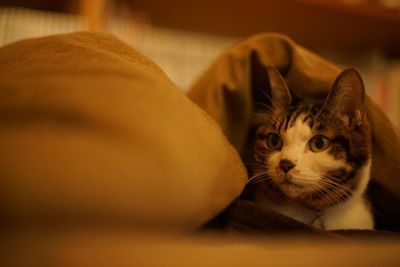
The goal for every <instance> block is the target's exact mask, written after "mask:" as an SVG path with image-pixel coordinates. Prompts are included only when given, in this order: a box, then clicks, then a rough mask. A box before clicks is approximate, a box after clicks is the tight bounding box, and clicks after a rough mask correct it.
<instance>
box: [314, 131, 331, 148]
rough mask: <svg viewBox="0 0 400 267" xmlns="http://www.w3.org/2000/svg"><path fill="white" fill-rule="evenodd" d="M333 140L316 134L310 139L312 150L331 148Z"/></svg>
mask: <svg viewBox="0 0 400 267" xmlns="http://www.w3.org/2000/svg"><path fill="white" fill-rule="evenodd" d="M330 145H331V140H330V139H329V138H328V137H326V136H323V135H316V136H314V137H313V138H312V139H311V140H310V149H311V151H312V152H322V151H324V150H326V149H328V148H329V146H330Z"/></svg>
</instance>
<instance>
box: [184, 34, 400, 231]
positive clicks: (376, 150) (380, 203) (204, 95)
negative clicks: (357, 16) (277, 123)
mask: <svg viewBox="0 0 400 267" xmlns="http://www.w3.org/2000/svg"><path fill="white" fill-rule="evenodd" d="M267 65H273V66H275V67H276V68H277V69H278V70H279V71H280V73H281V74H282V75H283V77H284V78H285V80H286V82H287V84H288V85H289V87H290V90H291V91H292V92H293V93H294V94H296V95H298V96H301V98H304V99H306V100H308V101H310V102H317V101H321V100H322V99H324V98H325V97H326V95H327V92H328V91H329V90H330V88H331V85H332V83H333V81H334V79H335V78H336V76H337V75H338V74H339V72H340V69H339V68H338V67H336V66H334V65H333V64H332V63H330V62H328V61H326V60H324V59H323V58H321V57H319V56H317V55H315V54H314V53H312V52H310V51H308V50H307V49H305V48H303V47H302V46H300V45H298V44H296V43H295V42H293V41H292V40H291V39H289V38H288V37H286V36H283V35H279V34H260V35H257V36H254V37H252V38H249V39H247V40H244V41H242V42H240V43H238V44H237V45H235V46H233V47H231V48H230V49H228V50H227V51H225V52H224V53H223V54H222V55H221V56H220V57H219V58H218V59H217V60H216V62H215V63H214V64H213V65H212V66H211V67H210V68H209V69H208V70H207V71H206V72H205V73H204V74H203V76H202V77H200V79H199V80H198V81H197V82H196V83H195V84H194V85H193V87H192V88H191V90H190V91H189V93H188V95H189V97H190V98H191V99H192V100H193V101H195V102H196V103H197V104H198V105H200V106H201V107H202V108H203V109H204V110H206V111H207V112H208V113H209V114H210V115H211V116H212V117H213V118H214V119H215V120H216V121H217V122H218V123H219V125H220V126H221V127H222V129H223V131H224V132H225V134H226V135H227V136H228V139H229V140H230V141H231V143H232V144H233V145H234V146H235V147H236V148H237V149H238V151H239V152H243V146H244V145H245V140H246V134H247V132H248V129H249V118H250V116H251V113H252V111H253V104H252V103H255V102H260V101H263V98H260V97H258V96H257V93H256V92H253V90H252V89H253V88H254V87H256V86H257V85H259V84H260V83H262V82H263V81H264V80H266V72H264V71H263V69H264V68H265V66H267ZM367 109H368V118H369V120H370V122H371V125H372V129H373V130H372V134H373V136H372V140H373V164H372V182H371V183H370V186H369V194H370V199H371V200H372V204H373V208H374V212H375V218H376V228H377V229H385V230H394V231H399V230H400V220H399V218H400V209H399V208H398V207H400V177H399V176H400V136H399V132H397V131H396V130H395V129H394V127H393V126H392V124H391V123H390V121H389V120H388V119H387V117H386V116H385V114H384V113H383V112H382V110H381V109H380V108H379V107H378V106H377V105H376V104H375V103H374V102H373V101H372V100H371V99H370V98H368V99H367ZM240 207H241V208H240ZM255 210H257V207H253V205H252V204H251V203H247V202H242V205H237V203H235V204H233V205H232V206H231V207H230V208H229V209H228V210H227V211H225V226H226V227H228V226H227V225H226V223H227V222H228V221H229V223H228V224H229V227H233V228H241V229H243V227H238V225H241V226H249V225H252V224H254V225H255V228H256V229H258V230H260V229H269V230H271V229H272V230H273V229H278V228H279V229H280V230H284V229H300V228H302V227H304V226H301V227H300V228H299V227H297V226H296V224H294V222H292V223H287V219H288V218H285V219H283V218H282V220H278V221H276V220H271V218H276V216H271V214H270V212H271V211H265V210H263V211H261V210H257V211H255ZM238 213H240V214H242V215H241V216H239V217H238V216H237V214H238ZM260 216H261V217H264V218H269V219H267V220H264V223H263V225H262V226H260V225H259V222H258V220H259V219H260ZM280 223H283V224H280ZM279 224H280V225H279ZM282 225H285V226H282ZM244 228H246V227H244ZM253 228H254V227H253ZM309 230H310V229H309Z"/></svg>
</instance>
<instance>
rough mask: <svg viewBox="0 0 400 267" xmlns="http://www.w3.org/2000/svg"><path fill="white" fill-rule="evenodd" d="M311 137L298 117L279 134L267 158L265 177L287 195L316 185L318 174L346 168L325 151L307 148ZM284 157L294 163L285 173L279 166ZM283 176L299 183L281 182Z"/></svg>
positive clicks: (306, 190)
mask: <svg viewBox="0 0 400 267" xmlns="http://www.w3.org/2000/svg"><path fill="white" fill-rule="evenodd" d="M312 137H314V135H313V133H312V130H311V128H310V126H309V125H308V124H307V123H304V122H303V120H302V118H301V117H300V118H299V119H297V121H296V122H295V124H294V125H293V127H290V128H289V129H288V130H287V131H286V132H283V133H281V138H282V140H283V147H282V149H281V151H277V152H274V153H273V154H272V155H271V156H270V157H269V159H268V166H269V168H268V169H269V170H268V174H269V176H270V177H271V178H272V180H273V181H274V182H275V183H276V184H277V185H278V186H280V188H281V189H282V191H283V192H284V193H285V194H287V195H288V196H289V197H297V196H299V195H301V194H302V193H306V192H310V191H314V190H315V189H316V188H319V187H320V186H321V185H320V184H319V183H320V181H321V179H322V176H324V175H325V174H326V173H327V172H328V171H331V170H336V169H338V168H345V169H347V170H349V168H350V166H349V165H348V164H347V162H346V161H344V160H342V159H340V160H337V159H335V158H334V157H333V156H332V155H331V154H329V153H328V150H325V151H322V152H317V153H315V152H313V151H311V150H310V148H309V141H310V139H311V138H312ZM285 159H286V160H290V161H291V162H293V163H294V164H295V167H294V168H293V169H291V170H290V171H289V172H288V173H287V174H285V173H284V172H283V170H282V169H281V168H280V167H279V163H280V161H281V160H285ZM286 179H288V180H289V181H290V182H292V183H293V184H296V185H299V186H292V185H288V184H286V183H284V181H285V180H286Z"/></svg>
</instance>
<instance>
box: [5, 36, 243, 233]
mask: <svg viewBox="0 0 400 267" xmlns="http://www.w3.org/2000/svg"><path fill="white" fill-rule="evenodd" d="M0 127H1V130H0V165H1V168H0V176H1V186H0V190H1V202H2V205H1V208H0V212H1V216H2V218H4V220H5V221H6V222H8V223H10V224H11V223H12V225H20V224H29V225H35V224H37V225H44V224H50V225H71V224H75V223H90V224H99V225H103V224H104V225H116V224H117V225H126V226H129V227H134V228H141V227H145V228H148V227H150V228H151V229H163V230H171V231H178V232H183V231H189V230H192V229H195V228H196V227H198V226H199V225H201V224H203V223H204V222H205V221H207V220H209V219H210V218H212V217H213V216H214V215H215V214H217V213H218V212H219V211H221V210H222V209H223V208H224V207H226V206H227V205H228V204H229V203H230V202H231V201H232V200H233V199H234V198H236V197H237V195H238V194H239V193H240V192H241V190H242V188H243V186H244V184H245V181H246V180H247V177H246V175H247V174H246V171H245V168H244V167H243V165H242V163H241V161H240V158H239V156H238V154H237V153H236V151H235V149H234V148H233V147H232V146H231V145H230V144H229V143H228V141H227V139H226V138H225V136H224V135H223V133H222V131H221V130H220V128H219V126H218V125H217V124H216V123H215V122H214V121H213V119H211V117H209V116H208V115H207V114H206V113H205V112H203V111H202V110H201V109H200V108H198V107H197V105H196V104H194V103H193V102H192V101H191V100H190V99H189V98H187V97H186V96H185V95H184V94H183V93H182V92H181V91H180V90H179V89H177V88H176V87H175V86H174V84H173V83H172V82H171V81H170V80H169V79H168V77H167V76H166V75H165V74H164V72H163V71H162V70H161V69H160V68H159V67H157V66H156V64H155V63H153V62H152V61H151V60H149V59H147V58H146V57H144V56H143V55H141V54H140V53H138V52H137V51H135V50H134V49H132V48H131V47H129V46H128V45H127V44H125V43H123V42H122V41H119V40H118V39H116V38H115V37H113V36H111V35H107V34H101V33H74V34H67V35H59V36H51V37H45V38H38V39H30V40H24V41H20V42H17V43H14V44H10V45H8V46H5V47H2V48H1V49H0Z"/></svg>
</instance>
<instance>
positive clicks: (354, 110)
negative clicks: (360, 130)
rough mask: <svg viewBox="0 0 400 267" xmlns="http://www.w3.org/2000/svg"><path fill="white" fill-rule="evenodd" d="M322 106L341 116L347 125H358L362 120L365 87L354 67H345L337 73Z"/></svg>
mask: <svg viewBox="0 0 400 267" xmlns="http://www.w3.org/2000/svg"><path fill="white" fill-rule="evenodd" d="M323 108H324V109H325V110H328V111H329V112H331V113H333V114H335V115H337V116H339V117H340V118H342V119H343V120H344V121H345V122H346V123H347V124H348V125H359V124H361V123H362V122H363V121H364V118H365V110H366V108H365V89H364V84H363V81H362V78H361V75H360V74H359V73H358V71H357V70H356V69H353V68H349V69H345V70H344V71H342V72H341V73H340V74H339V76H338V77H337V78H336V80H335V82H334V84H333V87H332V89H331V91H330V93H329V95H328V97H327V98H326V100H325V103H324V105H323Z"/></svg>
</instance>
